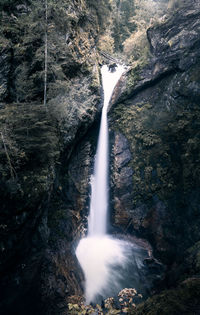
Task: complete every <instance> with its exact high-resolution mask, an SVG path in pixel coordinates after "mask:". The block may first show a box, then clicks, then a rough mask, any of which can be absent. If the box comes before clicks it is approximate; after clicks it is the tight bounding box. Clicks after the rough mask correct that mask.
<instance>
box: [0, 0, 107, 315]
mask: <svg viewBox="0 0 200 315" xmlns="http://www.w3.org/2000/svg"><path fill="white" fill-rule="evenodd" d="M11 4H12V6H11ZM48 4H49V6H48V25H46V26H47V35H48V71H47V108H45V107H44V105H43V104H42V101H43V89H44V81H43V80H44V31H45V19H44V17H45V6H44V3H43V2H40V1H38V2H37V1H36V2H32V1H12V3H10V2H9V1H5V2H4V3H2V4H0V9H1V17H2V19H1V22H0V28H1V31H2V32H1V45H0V51H1V57H0V67H1V71H0V72H1V75H0V99H1V104H0V122H1V134H0V139H1V140H0V141H1V147H0V156H1V162H0V172H1V180H0V181H1V188H0V194H1V210H2V211H1V223H0V238H1V241H0V255H1V259H0V261H1V263H0V277H1V281H0V283H1V284H0V290H1V298H0V313H1V314H6V315H7V314H40V313H41V314H59V313H62V311H63V310H66V305H67V304H66V303H67V301H66V297H67V296H68V295H69V294H70V295H71V294H75V293H76V294H77V293H79V294H81V292H82V286H81V277H82V275H78V272H77V270H76V260H75V259H74V256H75V255H74V248H73V244H72V241H73V242H75V241H76V239H75V235H79V234H78V233H79V232H78V229H79V226H80V225H81V219H82V217H81V216H82V215H81V214H80V212H81V210H82V209H83V208H84V207H85V204H86V199H87V197H86V191H85V190H84V189H82V185H81V184H80V185H79V186H78V184H77V183H75V180H74V177H76V176H79V177H81V176H83V177H84V178H86V181H88V178H89V177H88V176H87V175H88V172H87V165H86V164H87V161H86V162H80V163H78V168H77V170H76V166H74V165H76V162H77V161H76V160H75V161H73V160H71V162H70V164H69V159H70V156H71V153H72V151H73V150H74V148H75V146H76V145H77V144H78V143H79V141H80V139H81V138H82V137H83V136H84V135H85V134H86V133H87V131H88V129H89V128H90V126H91V125H92V124H93V123H94V121H95V119H96V118H97V116H98V115H99V111H100V107H101V104H100V93H101V91H100V78H99V67H98V61H99V57H98V53H97V52H96V50H95V43H96V41H97V40H98V34H99V29H100V26H101V27H104V25H105V20H104V17H103V16H102V12H99V11H98V5H97V4H96V3H95V2H93V4H91V3H90V1H75V0H74V1H67V0H66V1H64V2H62V5H61V2H59V1H52V2H48ZM101 4H102V7H103V8H104V9H105V10H108V11H107V12H108V14H109V6H108V5H107V2H106V1H104V0H102V1H101ZM81 147H82V145H81ZM84 150H86V151H87V152H88V150H89V147H88V145H86V146H85V147H84V148H83V151H82V150H81V153H80V154H82V155H84V154H85V153H84V152H85V151H84ZM77 159H78V157H77ZM81 163H83V166H84V167H85V166H86V170H85V168H84V167H82V169H83V171H81ZM79 167H80V169H79ZM78 170H79V171H78ZM85 186H86V187H87V188H86V189H88V183H87V185H85ZM77 191H78V192H80V194H81V196H78V197H77V195H78V193H77ZM74 244H75V243H74Z"/></svg>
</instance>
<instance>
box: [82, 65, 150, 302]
mask: <svg viewBox="0 0 200 315" xmlns="http://www.w3.org/2000/svg"><path fill="white" fill-rule="evenodd" d="M124 71H125V69H124V67H123V66H120V65H118V66H117V67H116V70H115V71H113V72H110V71H109V69H108V67H107V66H103V67H102V69H101V73H102V82H103V90H104V106H103V110H102V116H101V124H100V131H99V139H98V145H97V152H96V157H95V165H94V173H93V175H92V178H91V200H90V213H89V218H88V236H87V237H85V238H83V239H81V240H80V242H79V244H78V246H77V249H76V256H77V258H78V261H79V263H80V265H81V267H82V269H83V272H84V276H85V297H86V303H87V304H89V303H90V302H93V303H101V301H102V299H105V298H107V297H111V296H116V295H117V294H118V292H119V291H120V290H121V289H123V288H125V287H127V286H130V285H132V286H133V287H134V288H140V281H139V279H138V274H139V271H138V270H139V269H141V268H142V267H143V263H142V261H143V258H144V256H145V255H146V253H144V250H141V248H139V247H138V246H137V245H135V244H132V243H130V242H127V241H123V240H119V239H114V238H112V237H111V236H109V235H107V234H106V226H107V211H108V201H109V200H108V161H109V158H108V121H107V110H108V105H109V101H110V99H111V96H112V93H113V90H114V87H115V85H116V83H117V82H118V80H119V78H120V77H121V75H122V73H123V72H124ZM133 253H134V255H133ZM130 271H131V272H130ZM132 275H133V277H132Z"/></svg>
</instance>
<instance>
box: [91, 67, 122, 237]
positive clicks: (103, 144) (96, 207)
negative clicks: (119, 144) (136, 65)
mask: <svg viewBox="0 0 200 315" xmlns="http://www.w3.org/2000/svg"><path fill="white" fill-rule="evenodd" d="M123 72H124V67H123V66H118V67H117V68H116V70H115V71H114V72H110V71H109V70H108V67H107V66H103V67H102V68H101V74H102V82H103V91H104V105H103V110H102V115H101V124H100V131H99V139H98V145H97V153H96V158H95V165H94V174H93V176H92V178H91V200H90V215H89V218H88V231H89V233H88V234H89V235H90V236H94V235H105V234H106V226H107V209H108V160H109V158H108V119H107V110H108V105H109V101H110V99H111V96H112V92H113V90H114V87H115V85H116V83H117V82H118V80H119V78H120V77H121V75H122V73H123Z"/></svg>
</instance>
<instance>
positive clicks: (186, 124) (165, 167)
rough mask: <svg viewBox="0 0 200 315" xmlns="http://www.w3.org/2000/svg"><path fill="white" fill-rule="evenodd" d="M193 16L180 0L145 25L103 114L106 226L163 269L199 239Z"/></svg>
mask: <svg viewBox="0 0 200 315" xmlns="http://www.w3.org/2000/svg"><path fill="white" fill-rule="evenodd" d="M199 17H200V4H199V2H198V1H191V2H190V3H188V2H186V1H183V3H182V5H181V7H179V8H178V10H176V11H174V13H173V15H171V16H165V18H163V19H162V21H160V22H159V23H158V25H155V26H153V27H151V28H149V29H148V31H147V36H148V40H149V44H150V53H149V56H148V59H146V60H145V62H144V63H143V64H141V63H140V64H139V65H136V67H135V68H133V69H130V70H129V71H128V72H127V75H126V78H125V79H124V80H122V82H121V86H119V89H118V90H119V91H118V92H119V93H121V96H120V98H119V99H118V101H117V104H116V105H114V106H113V107H112V109H111V111H110V126H111V130H112V165H111V187H112V202H113V215H112V218H113V224H114V225H115V226H118V227H120V228H122V227H123V230H124V231H128V232H129V233H133V234H135V235H140V236H143V237H144V238H147V239H148V240H149V241H150V242H151V244H152V245H153V247H154V252H155V254H156V255H157V257H159V258H160V259H161V260H162V262H164V263H166V264H167V265H168V266H169V265H171V264H173V266H175V264H179V263H180V261H181V260H184V257H185V256H187V255H188V252H187V249H188V248H189V247H191V246H193V245H194V244H195V242H197V241H198V240H199V237H200V234H199V225H200V215H199V214H200V212H199V202H200V200H199V171H200V169H199V153H200V152H199V148H200V143H199V139H200V137H199V136H200V135H199V130H200V128H199V118H200V111H199V100H200V98H199V96H200V95H199V90H200V89H199V88H200V77H199V73H200V71H199V70H200V68H199V67H200V64H199V52H200V37H199V30H200V23H199ZM123 82H124V83H123ZM116 95H117V91H116V93H115V97H116ZM195 255H197V251H196V254H195ZM195 257H196V256H195ZM173 268H175V267H173ZM173 268H172V269H173ZM187 268H188V269H187V276H188V274H189V275H190V276H191V275H194V274H196V272H195V271H194V269H193V267H192V265H191V264H190V266H188V267H187ZM175 270H176V271H175V272H174V273H173V272H172V273H173V277H172V276H171V277H169V278H170V279H171V280H169V279H168V280H169V283H170V284H172V283H173V284H174V283H175V280H177V278H179V281H180V272H178V276H177V274H176V272H177V268H175ZM189 270H190V271H189ZM175 274H176V277H175V276H174V275H175ZM187 276H186V275H185V278H187ZM183 278H184V277H183ZM183 278H182V279H181V280H183ZM185 278H184V279H185ZM193 280H194V282H195V279H193ZM193 285H194V283H192V286H193ZM194 286H195V285H194ZM198 286H199V284H198V283H197V287H198ZM186 290H187V289H186ZM197 292H198V294H199V289H198V288H197ZM166 294H168V293H166ZM187 303H188V302H187ZM157 306H158V305H157ZM149 307H151V304H149ZM144 311H146V313H145V314H155V313H151V311H150V309H148V308H144V309H143V308H142V309H141V314H143V313H142V312H144ZM163 314H165V313H163ZM166 314H175V313H173V312H172V313H170V311H169V312H168V313H167V312H166Z"/></svg>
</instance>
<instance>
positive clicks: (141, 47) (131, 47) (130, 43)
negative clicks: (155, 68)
mask: <svg viewBox="0 0 200 315" xmlns="http://www.w3.org/2000/svg"><path fill="white" fill-rule="evenodd" d="M123 47H124V49H123V51H124V53H125V54H126V56H128V57H132V58H133V59H134V60H138V59H139V58H140V57H141V55H142V54H144V51H146V48H147V49H148V47H149V44H148V40H147V36H146V32H145V30H138V31H137V32H135V33H133V34H132V35H131V36H130V37H129V38H127V39H126V40H125V41H124V43H123Z"/></svg>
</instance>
